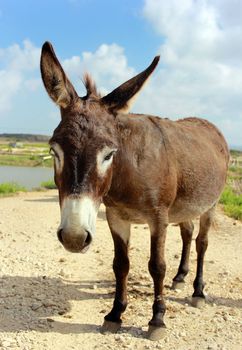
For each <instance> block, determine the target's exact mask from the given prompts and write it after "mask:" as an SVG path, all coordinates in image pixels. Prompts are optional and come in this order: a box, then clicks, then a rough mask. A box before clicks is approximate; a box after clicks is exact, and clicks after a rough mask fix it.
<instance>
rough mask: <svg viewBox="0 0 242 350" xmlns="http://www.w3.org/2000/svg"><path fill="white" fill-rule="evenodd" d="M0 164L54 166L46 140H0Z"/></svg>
mask: <svg viewBox="0 0 242 350" xmlns="http://www.w3.org/2000/svg"><path fill="white" fill-rule="evenodd" d="M0 165H12V166H30V167H35V166H44V167H52V165H53V161H52V159H51V158H50V157H49V145H48V144H47V143H45V142H21V143H14V142H6V141H4V142H3V141H2V142H0Z"/></svg>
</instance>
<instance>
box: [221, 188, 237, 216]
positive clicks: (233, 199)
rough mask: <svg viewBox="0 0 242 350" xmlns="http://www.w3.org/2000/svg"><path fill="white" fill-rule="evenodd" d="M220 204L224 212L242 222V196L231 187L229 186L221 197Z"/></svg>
mask: <svg viewBox="0 0 242 350" xmlns="http://www.w3.org/2000/svg"><path fill="white" fill-rule="evenodd" d="M220 203H221V204H223V207H224V212H225V213H226V214H227V215H228V216H230V217H232V218H234V219H236V220H242V194H237V193H235V191H234V190H233V188H232V187H231V186H230V185H227V186H226V187H225V189H224V191H223V193H222V195H221V198H220Z"/></svg>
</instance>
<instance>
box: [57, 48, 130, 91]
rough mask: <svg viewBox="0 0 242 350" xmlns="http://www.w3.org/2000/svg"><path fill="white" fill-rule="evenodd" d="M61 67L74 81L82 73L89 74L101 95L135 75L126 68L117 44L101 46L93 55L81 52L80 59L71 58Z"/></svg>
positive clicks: (123, 55)
mask: <svg viewBox="0 0 242 350" xmlns="http://www.w3.org/2000/svg"><path fill="white" fill-rule="evenodd" d="M63 66H64V68H65V70H66V71H67V73H68V74H69V75H70V76H71V78H72V80H74V81H76V79H77V78H78V79H79V80H80V79H81V77H82V75H83V73H84V72H90V73H91V76H92V77H93V79H94V80H95V82H96V84H97V87H98V89H100V91H101V92H102V93H107V92H108V91H110V90H112V89H113V88H115V87H117V86H118V85H119V84H121V83H123V82H124V81H126V80H127V79H129V78H130V77H132V76H133V75H135V70H134V69H133V68H131V67H129V66H128V62H127V58H126V56H125V54H124V49H123V48H122V47H120V46H118V45H117V44H112V45H107V44H102V45H101V46H99V48H98V49H97V50H96V51H95V52H94V53H92V52H83V53H82V54H81V58H80V57H79V56H73V57H71V58H69V59H66V60H64V61H63Z"/></svg>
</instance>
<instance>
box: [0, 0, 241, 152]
mask: <svg viewBox="0 0 242 350" xmlns="http://www.w3.org/2000/svg"><path fill="white" fill-rule="evenodd" d="M46 40H48V41H50V42H51V43H52V45H53V46H54V49H55V51H56V54H57V56H58V57H59V59H60V61H61V63H62V65H63V67H64V69H65V71H66V73H67V75H68V76H69V78H70V79H71V81H72V83H73V84H74V86H75V88H76V90H77V92H78V93H79V95H80V96H83V95H85V90H84V87H83V84H82V76H83V73H85V72H86V71H88V72H90V73H91V75H92V77H93V78H94V80H95V81H96V83H97V86H98V89H99V90H100V91H101V93H102V94H106V93H108V92H110V91H112V90H113V89H114V88H116V87H117V86H118V85H120V84H122V83H123V82H125V81H126V80H127V79H129V78H131V77H132V76H134V75H135V74H137V73H139V72H140V71H142V70H143V69H145V68H146V67H147V66H148V65H149V64H150V62H151V61H152V59H153V58H154V56H155V55H157V54H160V56H161V59H160V63H159V65H158V67H157V68H156V70H155V72H154V73H153V76H152V78H151V79H150V81H149V83H148V84H147V85H146V86H145V87H144V89H143V90H142V92H141V93H140V95H139V96H138V97H137V99H136V102H135V104H134V105H133V106H132V109H131V111H132V112H137V113H146V114H151V115H158V116H160V117H168V118H170V119H173V120H176V119H179V118H184V117H187V116H198V117H202V118H206V119H208V120H209V121H211V122H213V123H214V124H216V125H217V126H218V127H219V128H220V129H221V131H222V132H223V134H224V135H225V137H226V139H227V141H228V143H229V144H230V145H231V146H238V147H241V146H242V1H241V0H179V1H178V0H169V1H167V0H143V1H142V0H132V1H131V0H52V1H49V0H35V1H33V0H0V133H34V134H46V135H51V134H52V132H53V130H54V128H55V127H56V126H57V125H58V123H59V120H60V114H59V110H58V107H57V106H55V105H54V104H53V102H52V101H51V100H50V99H49V97H48V95H47V93H46V91H45V90H44V87H43V84H42V81H41V77H40V69H39V61H40V51H41V47H42V45H43V43H44V42H45V41H46Z"/></svg>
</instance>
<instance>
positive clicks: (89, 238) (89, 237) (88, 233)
mask: <svg viewBox="0 0 242 350" xmlns="http://www.w3.org/2000/svg"><path fill="white" fill-rule="evenodd" d="M86 234H87V237H86V239H85V246H87V245H89V244H90V243H91V241H92V236H91V234H90V232H88V231H86Z"/></svg>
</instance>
